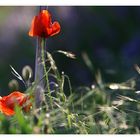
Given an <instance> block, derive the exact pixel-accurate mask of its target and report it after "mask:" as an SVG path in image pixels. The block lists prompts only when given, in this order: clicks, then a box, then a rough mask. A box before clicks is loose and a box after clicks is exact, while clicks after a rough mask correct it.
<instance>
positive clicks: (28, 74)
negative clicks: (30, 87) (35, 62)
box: [22, 65, 33, 81]
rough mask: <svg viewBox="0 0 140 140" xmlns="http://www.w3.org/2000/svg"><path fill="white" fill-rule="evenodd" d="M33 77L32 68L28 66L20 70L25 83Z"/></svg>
mask: <svg viewBox="0 0 140 140" xmlns="http://www.w3.org/2000/svg"><path fill="white" fill-rule="evenodd" d="M32 76H33V71H32V68H31V67H30V66H28V65H27V66H25V67H24V68H23V69H22V77H23V78H24V80H25V81H28V80H29V79H31V78H32Z"/></svg>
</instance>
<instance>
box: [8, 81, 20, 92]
mask: <svg viewBox="0 0 140 140" xmlns="http://www.w3.org/2000/svg"><path fill="white" fill-rule="evenodd" d="M8 87H9V89H10V91H16V90H18V89H19V83H18V81H17V80H15V79H13V80H11V81H10V82H9V84H8Z"/></svg>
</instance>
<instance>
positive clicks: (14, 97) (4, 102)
mask: <svg viewBox="0 0 140 140" xmlns="http://www.w3.org/2000/svg"><path fill="white" fill-rule="evenodd" d="M29 99H30V97H29V96H27V95H26V94H23V93H21V92H19V91H14V92H12V93H11V94H9V95H8V96H4V97H1V98H0V112H1V113H3V114H5V115H7V116H11V115H14V114H15V111H14V108H15V106H16V105H17V106H19V107H22V108H23V110H24V111H29V109H30V107H31V103H29V102H28V101H29ZM27 102H28V103H27Z"/></svg>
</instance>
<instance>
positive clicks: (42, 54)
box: [41, 38, 53, 108]
mask: <svg viewBox="0 0 140 140" xmlns="http://www.w3.org/2000/svg"><path fill="white" fill-rule="evenodd" d="M45 47H46V39H45V38H42V39H41V59H42V63H43V68H44V72H45V79H46V84H47V91H48V95H49V97H50V104H51V107H52V108H53V102H52V97H51V90H50V84H49V78H48V72H47V70H46V64H45Z"/></svg>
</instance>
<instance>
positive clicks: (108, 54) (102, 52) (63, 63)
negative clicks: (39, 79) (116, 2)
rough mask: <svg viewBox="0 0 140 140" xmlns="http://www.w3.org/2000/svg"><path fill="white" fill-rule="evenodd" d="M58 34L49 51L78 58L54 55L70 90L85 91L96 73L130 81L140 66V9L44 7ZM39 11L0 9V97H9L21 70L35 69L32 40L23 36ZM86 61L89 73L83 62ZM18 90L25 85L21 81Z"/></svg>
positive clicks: (18, 8) (48, 43)
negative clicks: (82, 88)
mask: <svg viewBox="0 0 140 140" xmlns="http://www.w3.org/2000/svg"><path fill="white" fill-rule="evenodd" d="M48 10H49V11H50V12H51V14H52V18H53V21H54V20H57V21H59V22H60V24H61V33H60V34H59V35H56V36H54V37H51V38H49V39H48V40H47V49H48V51H49V52H54V51H55V50H60V49H61V50H64V51H71V52H73V53H75V54H76V56H77V59H76V60H72V59H69V58H66V57H65V56H64V55H61V54H54V55H53V56H54V58H55V61H56V64H57V65H58V68H59V70H60V72H61V71H64V72H65V74H67V75H68V76H69V77H70V80H71V83H72V85H73V87H74V88H76V87H78V86H85V85H86V86H90V85H92V84H93V83H94V81H95V71H94V70H97V69H99V70H100V71H101V73H102V75H103V79H104V81H105V82H123V81H125V80H127V79H129V78H132V77H133V76H135V74H136V71H135V69H134V64H138V65H139V64H140V7H138V6H137V7H123V6H122V7H118V6H115V7H106V6H105V7H95V6H90V7H79V6H76V7H72V6H70V7H69V6H62V7H59V6H58V7H51V6H50V7H48ZM38 11H39V7H0V50H1V51H0V95H2V94H3V95H5V94H8V93H9V89H8V82H9V81H10V80H11V79H13V78H15V77H14V76H13V75H12V74H11V68H10V67H9V65H12V66H13V67H14V68H15V69H16V70H17V72H19V74H21V71H22V68H23V67H24V66H25V65H30V66H31V67H32V68H33V70H34V61H35V45H36V39H35V38H31V37H29V36H28V31H29V28H30V25H31V20H32V18H33V16H35V15H37V13H38ZM85 54H86V55H87V56H88V57H89V58H90V60H91V62H92V66H93V70H90V69H89V68H88V67H87V66H86V64H85V61H84V59H83V56H85ZM19 83H20V89H21V91H24V90H25V88H24V85H23V83H22V82H20V81H19Z"/></svg>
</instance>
